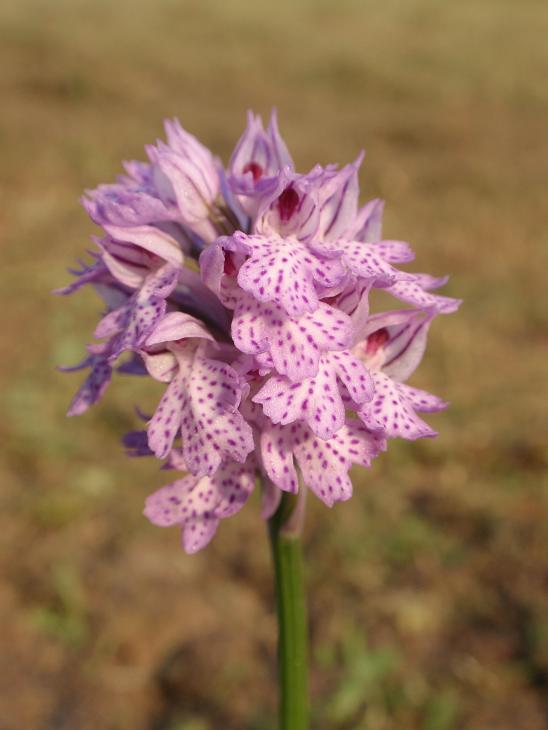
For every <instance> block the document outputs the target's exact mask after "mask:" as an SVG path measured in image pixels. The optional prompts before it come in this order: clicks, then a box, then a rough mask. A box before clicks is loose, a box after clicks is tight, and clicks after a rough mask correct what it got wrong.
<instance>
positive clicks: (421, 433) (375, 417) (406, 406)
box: [358, 372, 436, 440]
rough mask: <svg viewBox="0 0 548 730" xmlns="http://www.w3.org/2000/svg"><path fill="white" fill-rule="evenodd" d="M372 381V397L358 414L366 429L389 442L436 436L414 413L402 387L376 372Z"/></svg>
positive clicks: (411, 403)
mask: <svg viewBox="0 0 548 730" xmlns="http://www.w3.org/2000/svg"><path fill="white" fill-rule="evenodd" d="M373 378H374V380H375V397H374V399H373V400H372V401H371V402H370V403H366V404H365V405H363V406H361V407H360V408H359V410H358V415H359V417H360V418H361V420H362V421H363V423H364V424H365V426H366V427H367V428H369V429H371V430H372V431H381V432H382V433H385V434H386V435H387V436H389V437H391V438H396V437H400V438H404V439H409V440H414V439H418V438H428V437H432V436H436V432H435V431H434V430H432V429H431V428H430V426H429V425H428V424H427V423H425V422H424V421H423V420H422V419H421V418H419V417H418V416H417V414H416V413H415V411H414V403H413V401H412V400H411V399H410V398H409V397H408V395H407V391H406V386H405V385H403V384H402V383H397V382H395V381H393V380H391V379H390V378H389V377H388V376H387V375H385V374H384V373H380V372H376V373H373Z"/></svg>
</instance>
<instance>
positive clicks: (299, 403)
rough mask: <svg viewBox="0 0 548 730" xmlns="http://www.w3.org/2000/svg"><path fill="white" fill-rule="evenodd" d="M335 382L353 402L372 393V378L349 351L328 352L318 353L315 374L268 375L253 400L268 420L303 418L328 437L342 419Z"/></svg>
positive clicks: (338, 389) (342, 410) (282, 422)
mask: <svg viewBox="0 0 548 730" xmlns="http://www.w3.org/2000/svg"><path fill="white" fill-rule="evenodd" d="M339 382H342V383H343V385H344V386H345V387H346V389H347V390H348V392H349V393H350V396H351V398H352V399H353V400H354V402H355V403H365V402H367V401H368V400H371V398H372V397H373V384H372V378H371V375H370V373H369V372H368V371H367V369H366V368H365V367H364V366H363V364H362V363H361V362H360V361H359V360H358V359H357V358H356V357H354V355H352V354H351V353H349V352H339V353H338V352H332V353H328V354H323V355H322V357H321V360H320V365H319V369H318V373H317V375H316V376H315V377H313V378H306V379H305V380H303V381H301V382H298V383H291V382H290V381H289V380H287V378H284V377H281V376H279V375H272V376H271V377H270V378H269V380H268V381H267V382H266V384H265V385H263V387H262V388H261V390H260V391H259V392H258V393H257V394H256V395H255V396H254V398H253V401H254V402H255V403H260V404H262V406H263V411H264V413H265V415H266V416H268V418H270V419H271V421H272V423H275V424H278V423H279V424H282V425H286V424H288V423H293V422H295V421H298V420H300V419H303V420H305V421H306V422H307V423H308V424H309V426H310V428H311V429H312V431H313V432H314V433H315V434H316V435H317V436H319V437H320V438H323V439H328V438H331V437H332V436H333V435H334V434H335V433H336V432H337V431H338V430H339V429H340V428H342V426H343V425H344V420H345V406H344V402H343V398H342V396H341V391H340V387H339Z"/></svg>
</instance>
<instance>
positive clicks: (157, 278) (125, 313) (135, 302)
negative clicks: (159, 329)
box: [95, 264, 179, 362]
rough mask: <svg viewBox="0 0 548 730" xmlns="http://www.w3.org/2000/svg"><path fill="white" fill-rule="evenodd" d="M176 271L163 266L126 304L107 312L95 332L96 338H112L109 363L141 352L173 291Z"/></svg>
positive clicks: (151, 275) (167, 265)
mask: <svg viewBox="0 0 548 730" xmlns="http://www.w3.org/2000/svg"><path fill="white" fill-rule="evenodd" d="M178 277H179V269H178V268H177V267H175V266H171V265H170V264H165V265H164V266H162V267H161V268H160V269H158V271H155V272H153V273H151V274H149V275H148V276H147V277H146V279H145V281H144V283H143V285H142V286H141V288H140V289H139V290H138V291H137V292H136V293H135V294H133V295H132V297H131V298H130V299H129V300H128V302H127V304H123V305H122V306H121V307H119V308H118V309H116V310H114V311H113V312H109V313H108V314H107V315H106V316H105V317H103V319H102V320H101V321H100V322H99V324H98V325H97V327H96V329H95V337H97V338H103V337H112V338H113V339H112V341H111V343H110V347H109V361H110V362H112V361H114V360H116V358H118V357H119V355H120V354H121V353H122V352H124V351H125V350H137V349H140V348H141V347H142V346H143V345H144V344H145V342H146V340H147V338H148V336H149V335H150V333H151V332H152V330H153V329H154V328H155V327H156V325H157V323H158V322H159V321H160V319H161V318H162V317H163V315H164V313H165V310H166V297H167V296H168V295H169V294H170V293H171V292H172V291H173V289H174V288H175V286H176V284H177V280H178Z"/></svg>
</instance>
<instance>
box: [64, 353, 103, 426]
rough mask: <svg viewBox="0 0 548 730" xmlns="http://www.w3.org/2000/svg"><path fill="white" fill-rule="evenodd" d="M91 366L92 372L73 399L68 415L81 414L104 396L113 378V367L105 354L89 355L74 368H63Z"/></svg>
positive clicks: (76, 368) (66, 369) (77, 368)
mask: <svg viewBox="0 0 548 730" xmlns="http://www.w3.org/2000/svg"><path fill="white" fill-rule="evenodd" d="M86 367H89V368H91V370H90V373H89V375H88V377H87V378H86V380H85V381H84V383H83V384H82V385H81V386H80V389H79V390H78V392H77V393H76V395H75V396H74V398H73V399H72V402H71V404H70V406H69V409H68V411H67V416H80V415H81V414H82V413H85V411H87V409H88V408H89V407H90V406H92V405H93V404H94V403H97V402H98V401H99V400H100V399H101V398H102V396H103V394H104V392H105V390H106V389H107V387H108V385H109V383H110V381H111V378H112V367H111V366H110V365H109V363H108V362H107V360H106V358H105V356H104V354H102V353H97V354H92V355H90V356H89V357H87V358H86V359H85V360H84V361H83V362H82V363H80V364H79V365H77V366H75V367H72V368H63V370H65V371H72V370H80V369H82V368H86Z"/></svg>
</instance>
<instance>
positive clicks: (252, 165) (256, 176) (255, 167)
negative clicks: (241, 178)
mask: <svg viewBox="0 0 548 730" xmlns="http://www.w3.org/2000/svg"><path fill="white" fill-rule="evenodd" d="M242 172H243V173H244V175H245V173H246V172H250V173H251V174H252V175H253V182H257V180H260V179H261V178H262V176H263V172H264V170H263V168H262V167H261V166H260V165H259V163H258V162H248V163H247V165H244V169H243V170H242Z"/></svg>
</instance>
